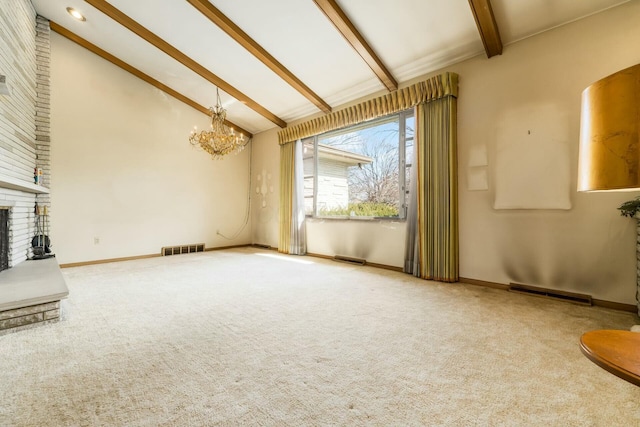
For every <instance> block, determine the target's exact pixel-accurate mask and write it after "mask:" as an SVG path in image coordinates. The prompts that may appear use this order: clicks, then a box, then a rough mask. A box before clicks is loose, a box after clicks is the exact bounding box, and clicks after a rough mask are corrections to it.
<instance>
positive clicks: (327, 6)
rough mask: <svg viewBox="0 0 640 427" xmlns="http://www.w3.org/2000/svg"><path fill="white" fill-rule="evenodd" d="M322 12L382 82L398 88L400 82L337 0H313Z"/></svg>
mask: <svg viewBox="0 0 640 427" xmlns="http://www.w3.org/2000/svg"><path fill="white" fill-rule="evenodd" d="M313 1H314V2H315V3H316V5H317V6H318V7H319V8H320V10H321V11H322V12H324V14H325V15H326V16H327V18H329V21H331V22H332V23H333V25H334V26H335V27H336V28H337V29H338V31H339V32H340V33H341V34H342V35H343V36H344V38H345V39H346V40H347V42H348V43H349V44H350V45H351V46H353V48H354V49H355V50H356V52H358V54H359V55H360V56H361V57H362V59H364V61H365V62H366V63H367V65H368V66H369V67H370V68H371V70H373V72H374V73H375V75H376V76H377V77H378V79H380V81H381V82H382V84H383V85H384V86H385V87H386V88H387V89H388V90H389V91H394V90H398V82H396V80H395V79H394V78H393V75H392V74H391V72H390V71H389V70H388V69H387V67H386V66H385V65H384V63H383V62H382V60H381V59H380V58H379V57H378V55H376V53H375V52H374V51H373V49H372V48H371V46H369V43H367V41H366V40H365V39H364V37H363V36H362V34H360V32H359V31H358V30H357V29H356V27H355V26H354V25H353V23H352V22H351V21H350V20H349V18H348V17H347V15H346V14H345V13H344V11H343V10H342V9H341V8H340V6H338V4H337V3H336V1H335V0H313Z"/></svg>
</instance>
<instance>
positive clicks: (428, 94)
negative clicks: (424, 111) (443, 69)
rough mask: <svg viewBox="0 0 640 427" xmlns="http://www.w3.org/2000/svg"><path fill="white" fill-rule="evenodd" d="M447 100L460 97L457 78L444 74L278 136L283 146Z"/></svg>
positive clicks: (306, 123) (320, 118)
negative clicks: (429, 103) (443, 99)
mask: <svg viewBox="0 0 640 427" xmlns="http://www.w3.org/2000/svg"><path fill="white" fill-rule="evenodd" d="M445 96H454V97H457V96H458V75H457V74H456V73H443V74H440V75H437V76H434V77H431V78H429V79H427V80H425V81H422V82H419V83H416V84H414V85H411V86H408V87H405V88H402V89H398V90H396V91H394V92H391V93H388V94H386V95H383V96H380V97H378V98H374V99H370V100H369V101H365V102H362V103H360V104H357V105H353V106H351V107H347V108H344V109H342V110H339V111H334V112H333V113H330V114H326V115H324V116H322V117H318V118H315V119H312V120H308V121H306V122H304V123H300V124H298V125H295V126H292V127H288V128H284V129H282V130H281V131H280V132H278V141H279V143H280V145H284V144H288V143H289V142H293V141H296V140H298V139H302V138H307V137H309V136H313V135H318V134H321V133H324V132H328V131H331V130H335V129H340V128H343V127H346V126H350V125H355V124H358V123H362V122H364V121H367V120H371V119H375V118H377V117H382V116H386V115H388V114H393V113H397V112H399V111H403V110H406V109H409V108H411V107H415V106H416V105H418V104H420V103H422V102H429V101H433V100H436V99H440V98H444V97H445Z"/></svg>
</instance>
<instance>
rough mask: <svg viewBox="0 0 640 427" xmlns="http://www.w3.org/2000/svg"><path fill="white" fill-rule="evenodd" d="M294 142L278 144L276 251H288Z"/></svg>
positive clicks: (286, 252)
mask: <svg viewBox="0 0 640 427" xmlns="http://www.w3.org/2000/svg"><path fill="white" fill-rule="evenodd" d="M295 149H296V144H294V143H293V142H291V143H289V144H285V145H281V146H280V237H279V239H278V252H282V253H284V254H288V253H289V248H290V246H291V207H292V205H293V184H294V177H295V170H294V158H295Z"/></svg>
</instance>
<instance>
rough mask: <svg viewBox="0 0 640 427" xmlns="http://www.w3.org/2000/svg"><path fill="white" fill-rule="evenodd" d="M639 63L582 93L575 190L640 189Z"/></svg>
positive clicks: (606, 78) (600, 81)
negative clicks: (576, 186) (576, 187)
mask: <svg viewBox="0 0 640 427" xmlns="http://www.w3.org/2000/svg"><path fill="white" fill-rule="evenodd" d="M639 137H640V64H638V65H634V66H633V67H629V68H626V69H624V70H622V71H618V72H617V73H615V74H612V75H610V76H608V77H605V78H604V79H602V80H599V81H597V82H596V83H594V84H592V85H591V86H589V87H588V88H586V89H585V90H584V91H583V92H582V112H581V116H580V155H579V163H578V191H606V190H627V191H633V190H640V140H639V139H638V138H639Z"/></svg>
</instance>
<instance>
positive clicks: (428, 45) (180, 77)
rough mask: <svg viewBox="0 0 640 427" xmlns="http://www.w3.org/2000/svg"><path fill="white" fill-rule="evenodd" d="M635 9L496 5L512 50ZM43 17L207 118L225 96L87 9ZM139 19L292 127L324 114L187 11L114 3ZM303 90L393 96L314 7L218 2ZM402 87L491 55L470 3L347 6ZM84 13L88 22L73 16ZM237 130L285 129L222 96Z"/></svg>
mask: <svg viewBox="0 0 640 427" xmlns="http://www.w3.org/2000/svg"><path fill="white" fill-rule="evenodd" d="M627 1H629V0H624V1H622V0H579V1H578V0H492V1H491V4H492V6H493V12H494V15H495V18H496V22H497V25H498V28H499V31H500V35H501V37H502V43H503V44H504V45H505V46H507V47H505V49H504V51H503V55H508V54H509V48H508V45H509V44H510V43H514V42H516V41H518V40H521V39H523V38H526V37H530V36H532V35H535V34H538V33H540V32H543V31H546V30H549V29H551V28H554V27H557V26H559V25H563V24H565V23H568V22H571V21H575V20H577V19H580V18H583V17H585V16H588V15H591V14H594V13H597V12H600V11H602V10H604V9H608V8H610V7H614V6H617V5H620V4H622V3H626V2H627ZM32 3H33V5H34V7H35V9H36V11H37V12H38V14H40V15H42V16H44V17H45V18H48V19H50V20H52V21H55V22H56V23H57V24H59V25H61V26H62V27H65V28H66V29H68V30H70V31H71V32H73V33H75V34H77V35H79V36H80V37H82V38H84V39H86V40H88V41H89V42H91V43H93V44H95V45H97V46H98V47H100V48H102V49H103V50H105V51H107V52H109V53H110V54H112V55H114V56H116V57H117V58H119V59H121V60H123V61H124V62H126V63H128V64H129V65H131V66H133V67H135V68H137V69H139V70H141V71H142V72H144V73H146V74H148V75H150V76H151V77H153V78H155V79H156V80H158V81H160V82H161V83H163V84H165V85H167V86H169V87H170V88H172V89H174V90H176V91H178V92H180V93H181V94H183V95H185V96H187V97H188V98H191V99H192V100H194V101H195V102H197V103H199V104H201V105H203V106H205V107H208V106H211V105H213V104H214V103H215V86H214V85H213V84H211V83H210V82H209V81H207V80H206V79H204V78H203V77H201V76H200V75H198V74H196V73H195V72H194V71H192V70H190V69H189V68H187V67H186V66H184V65H182V64H181V63H180V62H178V61H176V60H175V59H173V58H171V57H170V56H168V55H166V54H165V53H163V52H162V51H161V50H159V49H158V48H156V47H154V46H153V45H152V44H150V43H148V42H147V41H145V40H144V39H142V38H140V37H139V36H137V35H136V34H134V33H133V32H131V31H129V30H128V29H126V28H125V27H123V26H121V25H120V24H119V23H117V22H116V21H114V20H112V19H111V18H109V17H108V16H106V15H104V14H103V13H102V12H100V11H99V10H97V9H95V8H94V7H92V6H91V5H89V4H88V3H86V2H84V1H82V0H32ZM109 3H110V4H111V5H112V6H114V7H116V8H117V9H119V10H120V11H121V12H123V13H124V14H126V15H128V16H129V17H130V18H132V19H134V20H135V21H137V22H138V23H139V24H141V25H142V26H144V27H146V28H147V29H148V30H150V31H151V32H153V33H155V34H156V35H157V36H159V37H160V38H162V39H164V40H165V41H166V42H168V43H169V44H170V45H172V46H174V47H175V48H177V49H178V50H180V51H182V53H184V54H186V55H187V56H188V57H190V58H191V59H193V60H195V61H196V62H198V63H199V64H201V65H203V66H204V67H206V68H207V69H208V70H209V71H211V72H213V73H214V74H216V75H217V76H218V77H220V78H222V79H223V80H224V81H226V82H227V83H229V84H230V85H231V86H233V87H235V88H236V89H237V90H239V91H240V92H242V93H244V94H245V95H247V96H248V97H249V98H251V99H253V100H254V101H256V102H257V103H258V104H260V105H261V106H263V107H264V108H266V109H267V110H269V111H271V112H272V113H273V114H275V115H276V116H278V117H279V118H281V119H283V120H284V121H286V122H291V121H293V120H296V119H300V118H302V117H305V116H308V115H310V114H314V113H317V112H319V111H320V110H319V109H318V108H317V107H316V106H315V105H314V104H313V103H312V102H311V101H309V100H308V99H307V98H305V97H304V96H303V95H302V94H300V93H299V92H298V91H296V90H295V89H294V88H293V87H292V86H290V85H289V84H288V83H286V82H285V81H284V80H283V79H281V78H280V77H278V75H276V74H275V73H274V72H272V71H271V70H270V69H269V68H268V67H267V66H266V65H264V64H263V63H262V62H260V61H259V60H258V59H256V58H255V57H254V56H252V55H251V54H250V53H249V52H248V51H247V50H245V49H244V48H243V47H242V46H240V45H239V44H238V43H236V42H235V41H234V40H233V39H232V38H231V37H230V36H228V35H227V34H226V33H225V32H223V31H222V30H221V29H219V28H218V27H217V26H215V25H214V24H213V23H212V22H211V21H209V20H208V19H207V18H206V17H205V16H204V15H202V14H201V13H200V12H199V11H198V10H196V9H195V8H194V7H193V6H192V5H191V4H189V3H188V2H187V1H186V0H135V1H131V0H109ZM210 3H211V4H213V5H214V6H215V7H216V8H218V9H219V10H220V11H221V12H222V13H224V14H225V15H226V16H227V17H228V18H229V19H231V20H232V21H233V22H234V23H235V24H236V25H237V26H239V27H240V28H241V29H242V30H243V31H244V32H245V33H247V34H248V35H249V36H250V37H251V38H253V39H254V40H255V41H256V42H257V43H258V44H259V45H260V46H262V47H263V48H264V49H265V50H267V51H268V52H269V53H270V54H271V55H272V56H273V57H275V58H276V59H277V60H278V61H279V62H280V63H282V64H283V65H284V66H285V67H286V68H287V69H288V70H289V71H291V72H292V73H293V74H294V75H295V76H296V77H297V78H298V79H300V80H301V81H302V82H303V83H304V84H306V85H307V86H308V87H309V88H310V89H311V90H312V91H313V92H315V93H316V94H317V95H319V96H320V97H321V98H322V99H323V100H324V101H325V102H326V103H328V104H329V105H330V106H331V107H333V108H335V107H336V106H339V105H340V104H343V103H345V102H349V101H352V100H354V99H357V98H360V97H362V96H366V95H369V94H372V93H374V92H378V91H380V90H383V89H385V87H384V85H383V84H382V83H381V82H380V80H378V78H377V77H376V75H375V74H374V73H373V71H372V70H371V69H370V68H369V67H368V66H367V64H366V63H365V62H364V61H363V60H362V58H360V56H359V55H358V54H357V53H356V51H355V50H354V49H353V48H352V47H351V45H349V44H348V43H347V41H346V40H345V38H344V37H343V36H342V35H341V34H340V33H339V32H338V31H337V30H336V28H335V27H334V26H333V24H332V23H331V22H330V21H329V20H328V19H327V17H326V16H325V15H324V13H323V12H322V11H321V10H320V9H319V8H318V7H317V6H316V4H315V3H314V1H313V0H268V1H265V0H213V1H210ZM337 3H338V5H339V6H340V7H341V8H342V10H343V11H344V12H345V13H346V15H347V16H348V18H349V19H350V20H351V22H352V23H353V24H354V25H355V27H356V28H357V30H358V31H359V32H360V33H361V34H362V36H363V37H364V39H365V40H366V41H367V42H368V43H369V45H371V47H372V48H373V50H374V51H375V53H376V54H377V55H378V56H379V57H380V59H381V60H382V62H383V63H384V65H385V66H386V67H387V69H388V70H389V71H390V72H391V74H392V75H393V77H394V78H395V79H396V80H397V81H398V83H399V84H400V85H402V83H403V82H405V81H407V80H410V79H412V78H414V77H417V76H420V75H424V74H426V73H429V72H431V71H434V70H437V69H439V68H442V67H446V66H447V65H451V64H453V63H456V62H459V61H461V60H464V59H467V58H470V57H473V56H476V55H481V54H482V55H484V48H483V44H482V40H481V39H480V35H479V33H478V29H477V27H476V23H475V21H474V17H473V14H472V11H471V9H470V7H469V2H468V1H467V0H337ZM67 7H73V8H75V9H77V10H79V11H80V12H82V13H83V14H84V16H85V17H86V18H87V20H86V21H85V22H78V21H76V20H74V19H73V18H71V16H69V15H68V14H67V12H66V8H67ZM221 97H222V102H223V105H224V106H225V108H227V110H228V116H227V118H228V120H230V121H231V122H233V123H235V124H236V125H238V126H240V127H242V128H244V129H246V130H247V131H249V132H252V133H258V132H261V131H264V130H267V129H269V128H272V127H274V126H276V125H275V124H274V123H273V122H272V121H270V120H268V119H267V118H265V117H263V116H262V115H261V114H259V113H257V112H255V111H254V110H252V109H251V108H249V107H248V106H246V105H244V104H243V103H242V102H239V101H237V100H235V99H234V98H232V97H231V96H229V95H228V94H226V93H224V92H221Z"/></svg>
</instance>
